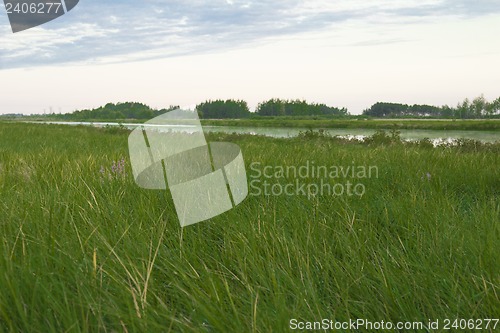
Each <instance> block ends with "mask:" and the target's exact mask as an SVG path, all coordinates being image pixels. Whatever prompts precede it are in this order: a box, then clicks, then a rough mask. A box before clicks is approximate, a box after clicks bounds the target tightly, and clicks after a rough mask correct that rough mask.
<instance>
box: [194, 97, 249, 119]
mask: <svg viewBox="0 0 500 333" xmlns="http://www.w3.org/2000/svg"><path fill="white" fill-rule="evenodd" d="M196 111H198V115H199V116H200V118H204V119H224V118H248V117H250V116H251V115H252V113H251V112H250V109H249V108H248V104H247V102H245V101H242V100H231V99H229V100H226V101H223V100H220V99H218V100H215V101H206V102H203V103H200V104H198V105H197V106H196Z"/></svg>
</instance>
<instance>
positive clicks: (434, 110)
mask: <svg viewBox="0 0 500 333" xmlns="http://www.w3.org/2000/svg"><path fill="white" fill-rule="evenodd" d="M363 115H365V116H372V117H389V118H390V117H433V118H461V119H471V118H491V117H495V116H497V115H500V97H499V98H497V99H496V100H494V101H492V102H489V101H487V100H486V99H485V98H484V96H483V95H481V96H479V97H476V98H474V99H473V100H472V101H471V100H469V99H467V98H466V99H465V100H464V101H463V102H462V103H459V104H458V105H457V106H456V107H450V106H448V105H444V106H441V107H437V106H432V105H418V104H414V105H407V104H399V103H381V102H378V103H375V104H373V105H372V106H371V107H370V108H369V109H366V110H364V111H363Z"/></svg>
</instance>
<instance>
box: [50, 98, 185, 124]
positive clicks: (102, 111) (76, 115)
mask: <svg viewBox="0 0 500 333" xmlns="http://www.w3.org/2000/svg"><path fill="white" fill-rule="evenodd" d="M176 108H178V106H171V107H169V108H168V109H161V110H156V109H152V108H151V107H149V106H147V105H145V104H142V103H135V102H125V103H117V104H114V103H108V104H106V105H104V106H101V107H98V108H96V109H91V110H88V109H86V110H79V111H75V112H73V113H66V114H61V115H52V116H55V117H57V118H60V119H64V120H86V119H103V120H105V119H151V118H154V117H156V116H158V115H160V114H163V113H165V112H167V111H170V110H173V109H176Z"/></svg>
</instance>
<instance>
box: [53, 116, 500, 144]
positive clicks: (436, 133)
mask: <svg viewBox="0 0 500 333" xmlns="http://www.w3.org/2000/svg"><path fill="white" fill-rule="evenodd" d="M44 123H50V124H63V125H87V126H96V127H104V126H118V125H120V124H119V123H105V122H102V123H99V122H94V123H90V122H62V121H51V122H44ZM122 125H123V126H125V127H127V128H130V129H133V128H135V127H137V126H140V125H143V124H127V123H124V124H122ZM146 126H151V125H146ZM153 126H154V127H155V128H165V129H168V130H174V131H189V127H185V126H175V125H169V126H165V125H153ZM203 130H204V131H205V132H217V133H238V134H253V135H265V136H270V137H275V138H286V137H294V136H297V135H298V134H299V132H300V131H306V130H307V129H306V128H283V127H237V126H203ZM325 132H327V133H329V134H331V135H340V136H344V137H349V138H358V139H362V138H364V137H366V136H370V135H372V134H373V133H375V130H373V129H361V128H355V129H336V128H330V129H325ZM401 137H402V138H403V139H407V140H419V139H423V138H429V139H431V140H434V141H445V140H453V139H460V138H466V139H475V140H480V141H483V142H494V141H500V132H499V131H443V130H404V129H403V130H401Z"/></svg>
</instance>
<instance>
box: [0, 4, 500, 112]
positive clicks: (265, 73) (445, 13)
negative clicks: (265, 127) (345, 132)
mask: <svg viewBox="0 0 500 333" xmlns="http://www.w3.org/2000/svg"><path fill="white" fill-rule="evenodd" d="M1 7H3V5H2V6H1ZM498 36H500V0H477V1H467V0H420V1H413V0H409V1H400V0H372V1H368V0H367V1H359V0H348V1H347V0H343V1H333V0H331V1H326V0H273V1H263V0H212V1H198V0H175V1H173V0H134V1H129V0H120V1H111V0H81V1H80V3H79V4H78V6H76V7H75V8H74V9H73V10H72V11H70V12H68V13H67V14H66V15H64V16H62V17H60V18H58V19H56V20H54V21H51V22H49V23H47V24H45V25H42V26H40V27H36V28H33V29H30V30H26V31H23V32H19V33H16V34H13V33H12V30H11V28H10V25H9V20H8V17H7V15H6V12H5V9H4V8H0V113H25V114H30V113H43V112H44V110H46V111H47V112H49V110H51V108H52V111H54V112H59V111H62V112H70V111H73V110H75V109H83V108H92V107H97V106H100V105H103V104H105V103H107V102H125V101H138V102H143V103H146V104H149V105H151V106H152V107H155V108H163V107H167V106H169V105H181V106H194V105H195V104H197V103H199V102H202V101H204V100H207V99H218V98H222V99H226V98H238V99H244V100H246V101H248V102H249V105H250V106H251V107H252V108H253V107H255V106H256V104H257V103H258V102H261V101H263V100H266V99H268V98H272V97H278V98H293V99H296V98H299V99H306V100H308V101H310V102H318V103H325V104H327V105H331V106H338V107H347V108H348V109H349V111H350V112H351V113H360V112H361V111H362V110H363V109H365V108H367V107H369V106H370V105H371V104H373V103H375V102H377V101H388V102H389V101H390V102H403V103H409V104H413V103H418V104H434V105H443V104H450V105H456V103H457V102H459V101H461V100H463V99H464V98H466V97H469V98H473V97H475V96H478V95H480V94H481V93H483V94H484V95H485V97H486V98H487V99H494V98H497V97H499V96H500V65H499V64H500V41H499V40H500V39H499V37H498Z"/></svg>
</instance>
